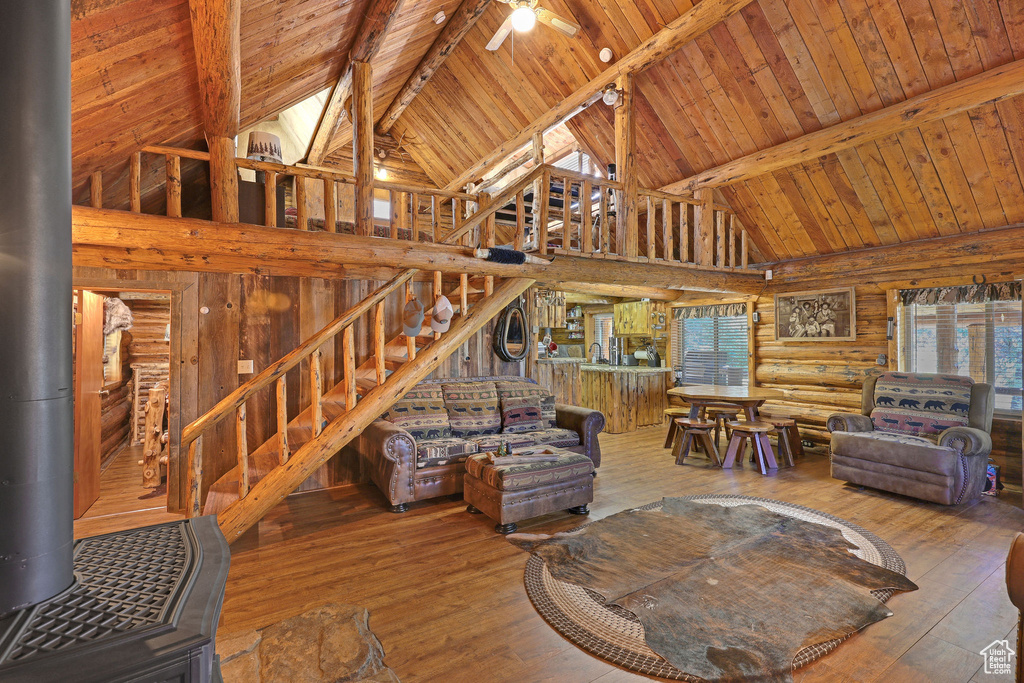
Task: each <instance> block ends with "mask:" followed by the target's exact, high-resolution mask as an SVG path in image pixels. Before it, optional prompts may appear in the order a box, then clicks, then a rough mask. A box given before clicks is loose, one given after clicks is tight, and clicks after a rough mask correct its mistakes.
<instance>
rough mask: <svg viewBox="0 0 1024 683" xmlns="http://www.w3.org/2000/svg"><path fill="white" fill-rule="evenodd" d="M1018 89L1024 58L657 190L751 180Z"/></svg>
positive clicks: (1022, 86)
mask: <svg viewBox="0 0 1024 683" xmlns="http://www.w3.org/2000/svg"><path fill="white" fill-rule="evenodd" d="M1022 93H1024V59H1018V60H1017V61H1015V62H1010V63H1009V64H1004V65H1002V66H998V67H996V68H994V69H989V70H988V71H985V72H982V73H980V74H978V75H976V76H972V77H971V78H966V79H964V80H962V81H957V82H956V83H950V84H949V85H946V86H943V87H941V88H936V89H935V90H932V91H930V92H926V93H923V94H921V95H918V96H916V97H911V98H910V99H909V100H905V101H903V102H900V103H899V104H894V105H892V106H890V107H886V108H885V109H880V110H878V111H875V112H872V113H870V114H864V115H863V116H859V117H857V118H855V119H851V120H849V121H845V122H843V123H839V124H836V125H834V126H830V127H828V128H823V129H822V130H819V131H815V132H813V133H808V134H807V135H804V136H801V137H799V138H796V139H795V140H790V141H789V142H784V143H782V144H780V145H776V146H774V147H770V148H768V149H765V150H761V151H760V152H754V153H753V154H748V155H746V156H743V157H740V158H739V159H734V160H733V161H730V162H728V163H725V164H722V165H721V166H716V167H714V168H710V169H708V170H706V171H703V172H701V173H698V174H697V175H695V176H692V177H690V178H686V179H684V180H680V181H677V182H674V183H671V184H669V185H666V186H664V187H663V188H661V189H662V190H663V191H665V192H671V193H679V192H690V191H694V190H696V189H697V188H701V187H721V186H723V185H731V184H733V183H738V182H742V181H744V180H750V179H751V178H755V177H757V176H759V175H764V174H765V173H770V172H772V171H777V170H778V169H780V168H787V167H789V166H795V165H797V164H801V163H804V162H805V161H810V160H812V159H816V158H818V157H820V156H823V155H826V154H834V153H836V152H841V151H843V150H846V149H850V148H851V147H856V146H858V145H862V144H864V143H867V142H870V141H872V140H876V139H878V138H881V137H885V136H887V135H893V134H895V133H899V132H900V131H904V130H907V129H908V128H917V127H918V126H922V125H924V124H926V123H929V122H931V121H937V120H939V119H943V118H946V117H947V116H952V115H953V114H958V113H960V112H964V111H967V110H969V109H974V108H976V107H980V106H981V105H983V104H989V103H994V102H999V101H1001V100H1005V99H1007V98H1010V97H1015V96H1017V95H1020V94H1022Z"/></svg>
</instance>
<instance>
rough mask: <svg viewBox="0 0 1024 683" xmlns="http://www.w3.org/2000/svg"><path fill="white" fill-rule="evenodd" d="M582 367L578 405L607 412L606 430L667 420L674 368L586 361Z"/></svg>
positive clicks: (629, 428)
mask: <svg viewBox="0 0 1024 683" xmlns="http://www.w3.org/2000/svg"><path fill="white" fill-rule="evenodd" d="M580 370H581V373H580V375H581V380H582V382H581V383H582V390H583V394H582V403H581V404H579V405H582V406H583V407H584V408H591V409H592V410H600V411H601V412H602V413H604V417H605V428H604V431H606V432H608V433H609V434H620V433H622V432H632V431H634V430H636V429H639V428H640V427H647V426H649V425H656V424H661V423H662V422H663V421H664V419H665V414H664V413H665V408H667V407H668V395H667V393H666V392H667V391H668V388H669V387H670V386H672V368H651V367H647V366H646V365H604V364H594V363H584V364H582V365H581V367H580Z"/></svg>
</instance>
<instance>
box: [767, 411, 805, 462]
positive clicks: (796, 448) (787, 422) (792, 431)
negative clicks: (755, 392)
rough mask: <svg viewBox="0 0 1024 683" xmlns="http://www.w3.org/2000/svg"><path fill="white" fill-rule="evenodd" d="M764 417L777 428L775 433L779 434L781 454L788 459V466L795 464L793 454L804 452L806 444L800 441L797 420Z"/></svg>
mask: <svg viewBox="0 0 1024 683" xmlns="http://www.w3.org/2000/svg"><path fill="white" fill-rule="evenodd" d="M762 419H763V420H764V421H765V422H767V423H768V424H770V425H771V426H772V427H774V428H775V433H776V434H778V436H779V454H780V455H781V456H782V457H783V459H784V460H785V461H786V466H787V467H792V466H793V465H795V464H796V463H794V462H793V456H795V455H803V454H804V446H803V444H802V443H800V432H799V431H797V428H796V420H794V419H793V418H789V417H768V418H762Z"/></svg>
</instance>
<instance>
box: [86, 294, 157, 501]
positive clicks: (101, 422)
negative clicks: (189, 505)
mask: <svg viewBox="0 0 1024 683" xmlns="http://www.w3.org/2000/svg"><path fill="white" fill-rule="evenodd" d="M73 300H74V302H75V314H74V315H75V317H74V321H75V324H74V345H73V358H74V361H73V362H74V377H75V391H74V396H75V502H74V509H75V518H76V519H79V518H82V517H88V518H93V517H101V516H106V515H113V514H125V513H135V512H154V511H157V510H159V511H166V509H167V507H168V505H167V483H168V480H167V471H168V465H169V461H170V457H169V453H170V449H169V441H170V439H169V434H168V414H169V409H168V407H169V402H170V394H171V387H170V381H169V380H170V377H169V374H170V366H169V361H170V341H171V336H172V333H171V292H168V291H122V290H104V289H86V288H78V289H75V290H74V297H73Z"/></svg>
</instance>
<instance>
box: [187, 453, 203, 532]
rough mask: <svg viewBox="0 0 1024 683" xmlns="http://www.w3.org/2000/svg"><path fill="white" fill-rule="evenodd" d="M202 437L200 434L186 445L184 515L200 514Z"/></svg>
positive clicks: (195, 515) (194, 515) (196, 515)
mask: <svg viewBox="0 0 1024 683" xmlns="http://www.w3.org/2000/svg"><path fill="white" fill-rule="evenodd" d="M202 485H203V437H202V435H201V434H200V435H199V436H197V437H196V439H195V441H193V442H192V443H190V444H189V445H188V490H186V491H185V515H186V516H188V517H198V516H199V515H200V514H202V509H201V507H202V504H203V501H202V494H201V490H202Z"/></svg>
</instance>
